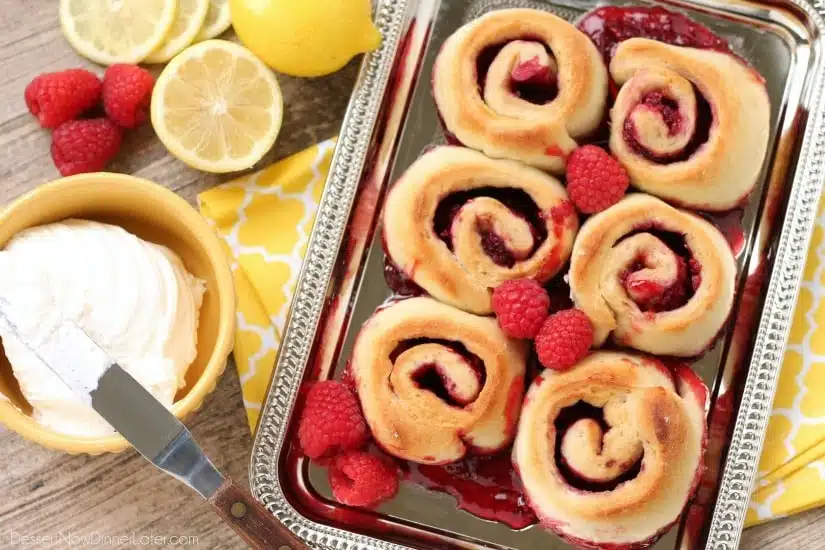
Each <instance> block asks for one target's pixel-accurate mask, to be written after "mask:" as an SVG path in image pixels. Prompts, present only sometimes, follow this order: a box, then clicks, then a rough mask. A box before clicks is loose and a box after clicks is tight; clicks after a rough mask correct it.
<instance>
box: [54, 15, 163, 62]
mask: <svg viewBox="0 0 825 550" xmlns="http://www.w3.org/2000/svg"><path fill="white" fill-rule="evenodd" d="M177 4H178V2H177V0H60V26H61V27H62V28H63V34H65V35H66V39H67V40H68V41H69V43H70V44H71V45H72V47H73V48H74V49H76V50H77V51H78V52H79V53H80V54H81V55H82V56H84V57H87V58H89V59H91V60H92V61H94V62H95V63H100V64H102V65H111V64H113V63H139V62H140V61H143V59H144V58H145V57H146V56H147V55H149V54H150V53H151V52H152V51H153V50H155V49H156V48H157V47H158V46H159V45H160V44H161V42H163V39H164V38H165V37H166V34H167V32H169V29H170V28H171V27H172V22H173V21H174V19H175V11H176V9H177Z"/></svg>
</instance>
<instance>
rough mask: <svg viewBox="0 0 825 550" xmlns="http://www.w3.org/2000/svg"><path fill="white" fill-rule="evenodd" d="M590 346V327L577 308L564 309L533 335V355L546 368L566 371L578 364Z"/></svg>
mask: <svg viewBox="0 0 825 550" xmlns="http://www.w3.org/2000/svg"><path fill="white" fill-rule="evenodd" d="M592 344H593V327H592V326H591V325H590V320H589V319H588V318H587V315H585V314H584V312H583V311H581V310H579V309H565V310H564V311H559V312H558V313H554V314H553V315H551V316H550V317H548V318H547V320H546V321H544V324H543V325H542V326H541V329H540V330H539V333H538V334H537V335H536V353H537V354H538V356H539V361H540V362H541V364H542V365H544V366H545V367H547V368H548V369H554V370H567V369H569V368H570V367H572V366H573V365H575V364H576V363H578V362H579V361H580V360H581V359H582V358H583V357H584V356H585V355H587V351H588V350H589V349H590V346H591V345H592Z"/></svg>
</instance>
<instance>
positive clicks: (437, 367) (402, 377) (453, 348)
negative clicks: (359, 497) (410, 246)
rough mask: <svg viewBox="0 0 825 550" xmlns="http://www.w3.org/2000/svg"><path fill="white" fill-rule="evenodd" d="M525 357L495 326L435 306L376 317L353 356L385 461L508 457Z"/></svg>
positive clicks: (393, 308)
mask: <svg viewBox="0 0 825 550" xmlns="http://www.w3.org/2000/svg"><path fill="white" fill-rule="evenodd" d="M528 350H529V348H528V345H527V344H526V343H525V342H524V341H521V340H514V339H510V338H507V337H506V336H505V335H504V333H503V332H501V329H500V328H499V327H498V324H497V323H496V321H495V319H493V318H490V317H479V316H476V315H473V314H471V313H467V312H464V311H461V310H458V309H455V308H452V307H450V306H448V305H444V304H442V303H439V302H436V301H435V300H433V299H432V298H425V297H419V298H409V299H406V300H401V301H398V302H394V303H391V304H390V305H388V306H386V307H384V308H381V309H379V310H378V311H377V312H376V313H375V314H374V315H373V316H372V317H371V318H370V319H369V320H368V321H367V322H366V323H364V325H363V326H362V328H361V332H360V333H359V334H358V337H357V339H356V342H355V348H354V350H353V355H352V374H353V377H354V379H355V382H356V388H357V390H358V397H359V398H360V400H361V406H362V408H363V410H364V416H365V418H366V419H367V424H368V425H369V427H370V430H371V431H372V436H373V438H374V439H375V441H376V443H377V444H378V445H380V446H381V447H382V448H383V449H384V450H385V451H386V452H388V453H390V454H392V455H394V456H397V457H399V458H403V459H405V460H411V461H413V462H419V463H423V464H445V463H449V462H453V461H456V460H459V459H461V458H462V457H463V456H464V455H465V454H467V453H468V452H471V451H472V452H478V453H484V454H486V453H493V452H496V451H499V450H501V449H504V448H505V447H507V446H508V445H509V444H510V443H511V442H512V440H513V437H514V436H515V428H516V421H517V420H518V415H519V409H520V407H521V401H522V398H523V396H524V372H525V364H526V361H527V353H528Z"/></svg>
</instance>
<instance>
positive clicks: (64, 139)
mask: <svg viewBox="0 0 825 550" xmlns="http://www.w3.org/2000/svg"><path fill="white" fill-rule="evenodd" d="M121 134H122V130H121V129H120V128H118V126H117V125H116V124H115V123H114V122H112V121H111V120H109V119H106V118H93V119H89V120H70V121H69V122H64V123H63V124H61V125H60V126H58V127H57V128H56V129H55V131H54V132H52V160H54V165H55V166H57V169H58V170H59V171H60V174H61V175H63V176H71V175H74V174H82V173H84V172H99V171H101V170H103V169H104V168H105V167H106V165H107V164H108V163H109V161H110V160H112V157H114V156H115V155H116V154H117V152H118V150H119V149H120V138H121Z"/></svg>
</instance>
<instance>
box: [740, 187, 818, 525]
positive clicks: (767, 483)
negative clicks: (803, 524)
mask: <svg viewBox="0 0 825 550" xmlns="http://www.w3.org/2000/svg"><path fill="white" fill-rule="evenodd" d="M824 237H825V197H823V199H822V201H821V202H820V204H819V215H818V217H817V220H816V228H815V229H814V235H813V239H812V240H811V246H810V248H809V249H808V260H807V263H806V265H805V274H804V277H803V282H802V289H801V290H800V294H799V303H798V304H797V307H796V311H795V313H794V320H793V325H792V328H791V337H790V340H789V342H788V348H787V351H786V353H785V361H784V364H783V367H782V373H781V374H780V376H779V390H778V392H777V394H776V400H775V401H774V406H773V414H772V415H771V420H770V423H769V424H768V434H767V436H766V439H765V449H764V451H763V452H762V460H761V462H760V464H759V473H758V474H757V479H756V487H755V490H754V493H753V497H752V498H751V503H750V508H749V510H748V517H747V521H746V523H747V525H749V526H750V525H755V524H757V523H762V522H764V521H768V520H770V519H773V518H778V517H784V516H789V515H791V514H795V513H797V512H802V511H805V510H810V509H811V508H815V507H817V506H822V505H825V238H824Z"/></svg>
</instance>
